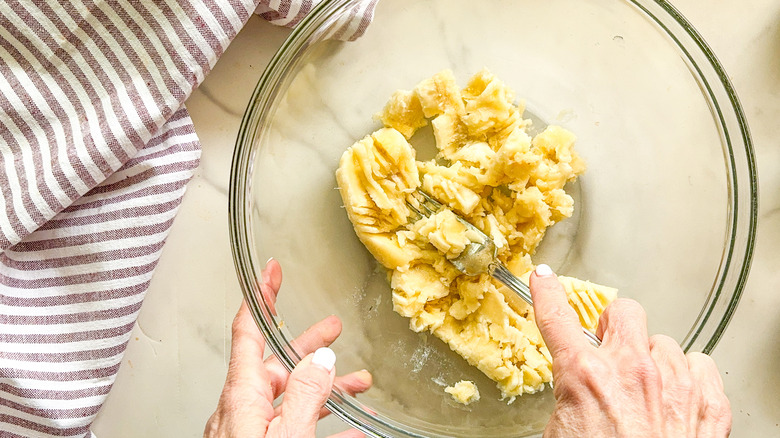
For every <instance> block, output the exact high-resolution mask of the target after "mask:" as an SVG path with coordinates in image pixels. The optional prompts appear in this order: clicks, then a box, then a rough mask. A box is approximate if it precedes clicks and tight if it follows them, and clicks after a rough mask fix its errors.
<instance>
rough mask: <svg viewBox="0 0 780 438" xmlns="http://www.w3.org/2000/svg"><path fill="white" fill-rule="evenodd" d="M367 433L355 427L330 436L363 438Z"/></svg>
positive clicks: (333, 437)
mask: <svg viewBox="0 0 780 438" xmlns="http://www.w3.org/2000/svg"><path fill="white" fill-rule="evenodd" d="M364 436H365V435H364V434H363V433H362V432H360V431H357V430H355V429H350V430H345V431H344V432H339V433H337V434H335V435H331V436H329V437H328V438H363V437H364Z"/></svg>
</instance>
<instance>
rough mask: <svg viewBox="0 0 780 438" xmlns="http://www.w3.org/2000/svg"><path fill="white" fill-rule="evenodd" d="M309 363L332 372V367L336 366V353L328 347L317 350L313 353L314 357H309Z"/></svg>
mask: <svg viewBox="0 0 780 438" xmlns="http://www.w3.org/2000/svg"><path fill="white" fill-rule="evenodd" d="M311 363H313V364H314V365H319V366H321V367H323V368H325V369H326V370H328V372H330V371H332V370H333V366H334V365H336V353H334V352H333V350H331V349H330V348H328V347H322V348H318V349H317V351H315V352H314V356H312V357H311Z"/></svg>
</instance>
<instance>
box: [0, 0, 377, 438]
mask: <svg viewBox="0 0 780 438" xmlns="http://www.w3.org/2000/svg"><path fill="white" fill-rule="evenodd" d="M375 1H376V0H372V1H367V2H364V3H363V4H360V5H358V6H357V7H356V8H355V9H354V11H353V13H352V14H347V15H345V20H344V21H343V22H342V23H341V24H340V25H339V26H338V28H337V29H336V31H335V35H336V36H338V37H339V38H341V39H345V40H350V39H354V38H357V37H358V36H360V35H361V34H362V33H363V31H364V30H365V29H366V26H367V25H368V23H369V22H370V20H371V17H372V11H373V7H374V3H375ZM317 3H318V1H316V0H263V1H262V2H261V3H260V4H259V5H258V4H257V1H256V0H156V1H155V0H69V1H61V0H4V1H3V2H1V3H0V191H1V193H0V211H1V212H2V214H0V436H3V437H19V436H23V437H26V436H36V437H37V436H44V437H48V436H74V437H75V436H79V437H82V436H92V433H91V432H90V424H91V422H92V420H93V419H94V417H95V415H96V414H97V412H98V410H99V409H100V406H101V405H102V403H103V402H104V401H105V398H106V396H107V394H108V391H109V390H110V388H111V385H112V384H113V382H114V378H115V376H116V373H117V372H118V369H119V364H120V361H121V358H122V354H123V353H124V350H125V347H126V346H127V343H128V341H129V338H130V330H131V329H132V327H133V324H134V323H135V320H136V317H137V315H138V311H139V309H140V307H141V303H142V301H143V298H144V293H145V292H146V290H147V287H148V285H149V282H150V280H151V277H152V273H153V271H154V267H155V265H156V264H157V261H158V258H159V256H160V253H161V251H162V248H163V244H164V242H165V238H166V236H167V233H168V231H169V229H170V227H171V224H172V221H173V219H174V216H175V214H176V210H177V208H178V206H179V203H180V202H181V199H182V196H183V195H184V191H185V188H186V184H187V182H188V181H189V179H190V178H191V177H192V174H193V170H194V169H195V168H196V167H197V166H198V161H199V158H200V144H199V142H198V138H197V136H196V135H195V130H194V128H193V125H192V121H191V120H190V117H189V115H188V113H187V110H186V108H185V107H184V105H183V103H184V101H185V100H186V99H187V97H188V96H189V95H190V93H191V92H192V91H193V89H195V87H197V86H198V85H199V84H200V83H201V82H202V81H203V79H204V77H205V76H206V75H207V74H208V72H209V71H210V70H211V68H212V67H213V65H214V63H215V62H216V61H217V59H218V58H219V56H220V55H221V54H222V53H223V52H224V51H225V49H226V48H227V45H228V44H229V43H230V41H231V40H232V39H233V37H235V35H236V34H237V33H238V31H239V30H240V29H241V27H242V26H243V25H244V23H245V22H246V20H247V19H248V18H249V16H250V15H251V13H252V12H253V11H257V12H258V13H260V14H261V15H262V16H263V17H264V18H266V19H268V20H271V21H272V22H274V23H278V24H282V25H288V26H293V25H295V24H297V23H298V22H299V21H300V20H301V19H302V17H304V16H305V15H306V14H307V13H308V12H309V11H311V9H312V8H313V7H314V6H316V4H317ZM203 420H204V422H205V420H206V419H205V418H204V419H203Z"/></svg>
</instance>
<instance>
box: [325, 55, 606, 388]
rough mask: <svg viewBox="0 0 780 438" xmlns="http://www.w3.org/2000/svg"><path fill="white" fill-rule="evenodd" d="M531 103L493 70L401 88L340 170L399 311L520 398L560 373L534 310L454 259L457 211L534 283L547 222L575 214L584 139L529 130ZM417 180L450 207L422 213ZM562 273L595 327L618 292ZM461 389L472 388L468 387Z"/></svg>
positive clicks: (354, 216)
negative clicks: (420, 147)
mask: <svg viewBox="0 0 780 438" xmlns="http://www.w3.org/2000/svg"><path fill="white" fill-rule="evenodd" d="M523 111H524V107H523V104H522V103H521V104H519V105H517V104H515V97H514V93H513V92H512V90H510V89H509V88H508V87H507V86H506V85H505V84H504V83H503V82H502V81H500V80H499V79H498V78H497V77H496V76H494V75H493V74H492V73H490V72H489V71H487V70H483V71H481V72H479V73H477V74H476V75H474V76H473V77H472V78H471V79H470V80H469V82H468V84H467V86H466V88H463V89H461V88H459V87H458V86H457V84H456V82H455V79H454V77H453V74H452V72H450V71H449V70H444V71H442V72H440V73H438V74H436V75H434V76H433V77H431V78H429V79H426V80H424V81H422V82H420V83H419V84H418V85H417V86H416V87H415V88H414V90H412V91H397V92H396V93H395V94H393V96H392V97H391V98H390V100H389V102H388V103H387V105H386V106H385V108H384V110H383V111H382V112H381V113H380V114H378V118H379V119H380V120H381V121H382V123H383V124H384V126H385V127H384V128H382V129H379V130H378V131H376V132H374V133H373V134H371V135H369V136H367V137H365V138H363V139H362V140H360V141H358V142H357V143H355V144H354V145H353V146H352V147H350V148H349V149H348V150H347V151H346V152H344V154H343V156H342V157H341V161H340V163H339V168H338V170H337V171H336V178H337V181H338V185H339V189H340V192H341V196H342V199H343V201H344V206H345V209H346V211H347V215H348V216H349V219H350V220H351V221H352V224H353V225H354V228H355V232H356V234H357V236H358V237H359V238H360V240H361V242H362V243H363V244H364V245H365V246H366V248H367V249H368V250H369V251H370V252H371V254H372V255H373V256H374V257H375V258H376V260H377V261H378V262H379V263H380V264H382V265H383V266H384V267H385V268H386V269H387V270H388V275H389V279H390V286H391V288H392V295H393V306H394V309H395V311H396V312H398V313H399V314H401V315H403V316H405V317H407V318H409V322H410V327H411V329H412V330H414V331H416V332H421V331H430V332H431V333H433V334H434V335H436V336H437V337H439V338H440V339H441V340H443V341H444V342H446V343H447V344H448V345H449V346H450V348H452V350H454V351H455V352H457V353H458V354H460V355H461V356H463V357H464V358H465V359H466V360H467V361H468V362H469V363H470V364H471V365H473V366H475V367H477V368H478V369H479V370H481V371H482V372H483V373H484V374H485V375H487V376H488V377H490V378H491V379H493V380H494V381H496V383H497V386H498V388H499V389H500V391H501V393H502V395H503V397H505V398H510V399H512V398H513V397H515V396H518V395H522V394H524V393H534V392H536V391H539V390H541V389H542V388H543V387H544V385H545V383H548V382H551V381H552V378H553V376H552V363H551V358H550V353H549V351H548V350H547V347H546V346H545V345H544V342H543V340H542V337H541V335H540V333H539V330H538V329H537V327H536V324H535V322H534V316H533V309H532V307H531V306H528V305H526V304H525V303H522V302H518V301H519V300H514V301H512V300H508V299H507V297H510V296H511V295H512V292H510V291H509V290H508V289H505V287H504V286H503V285H501V284H500V283H499V282H498V281H496V280H493V279H492V278H491V277H490V276H489V275H487V274H482V275H478V276H467V275H465V274H462V273H461V272H459V271H458V270H457V269H455V267H454V266H453V265H452V264H451V263H450V262H449V260H452V259H453V258H455V257H457V256H458V255H459V254H460V252H462V251H463V249H464V248H465V246H466V245H468V243H469V242H470V241H471V240H472V236H468V235H467V233H466V228H465V227H464V226H463V225H462V224H461V223H460V222H458V221H457V218H456V216H455V214H453V212H454V213H457V214H458V215H460V216H461V217H463V218H464V219H465V220H467V221H468V222H470V223H471V224H473V225H475V226H476V227H477V228H479V229H480V230H482V231H483V232H484V233H486V234H487V235H489V236H490V237H491V238H492V239H493V241H494V243H495V245H496V247H497V249H498V259H499V260H501V261H502V262H503V263H504V264H505V265H506V266H507V268H508V269H509V270H510V271H512V272H513V273H514V274H515V275H518V276H521V277H522V276H523V275H524V274H526V278H525V280H526V281H527V275H528V274H527V273H529V272H530V271H531V270H532V269H533V268H534V265H533V263H532V261H531V257H530V256H531V255H532V254H533V253H534V251H535V250H536V247H537V246H538V245H539V242H540V241H541V240H542V237H543V236H544V233H545V231H546V230H547V228H548V227H550V226H551V225H553V224H554V223H556V222H558V221H560V220H561V219H564V218H567V217H570V216H571V215H572V212H573V209H574V202H573V200H572V198H571V197H570V196H569V195H568V194H566V192H565V191H564V185H565V184H566V183H567V182H569V181H573V180H574V179H576V177H577V176H578V175H580V174H581V173H582V172H584V170H585V164H584V162H583V160H582V159H580V157H579V156H578V155H577V154H576V153H575V152H574V149H573V146H574V140H575V137H574V135H573V134H572V133H571V132H569V131H567V130H565V129H563V128H561V127H557V126H549V127H547V128H546V129H545V130H544V131H543V132H541V133H539V134H538V135H536V136H535V137H533V138H531V137H530V136H529V135H528V133H527V130H528V127H529V125H530V121H528V120H525V119H523V117H522V116H523ZM428 123H430V124H431V127H432V129H433V133H434V136H435V139H436V147H437V149H438V154H437V156H436V158H435V159H432V160H430V161H416V159H415V150H414V149H413V148H412V146H411V145H410V144H409V142H408V139H410V138H411V137H412V136H413V135H414V133H415V132H416V131H417V130H418V129H419V128H421V127H424V126H426V125H427V124H428ZM417 188H421V189H423V190H425V191H426V192H428V193H429V194H431V195H432V196H433V197H435V198H436V199H438V200H439V201H440V202H441V203H442V204H444V205H445V206H447V207H449V209H450V210H451V211H449V210H442V211H440V212H439V213H438V214H436V215H434V216H431V217H428V218H416V217H415V215H414V213H413V212H412V211H410V209H409V207H408V205H407V201H409V202H414V201H413V200H412V194H413V192H415V190H416V189H417ZM560 280H561V282H562V283H563V285H564V287H565V289H566V291H567V294H568V298H569V302H570V304H571V305H572V306H573V307H574V308H575V309H576V311H577V313H578V314H579V316H580V320H581V322H582V325H583V326H584V327H586V328H588V329H590V330H595V328H596V325H597V323H598V318H599V315H600V314H601V312H603V311H604V308H605V307H606V306H607V304H609V302H611V301H612V300H613V299H614V298H615V296H616V290H615V289H612V288H607V287H604V286H598V285H595V284H592V283H589V282H586V281H581V280H577V279H574V278H567V277H560ZM505 294H506V296H505ZM510 303H511V305H510ZM466 389H468V391H466ZM461 390H463V391H466V392H463V393H461V392H460V391H461ZM475 390H476V388H475ZM452 391H455V389H453V390H452ZM457 393H458V394H466V395H468V394H470V393H471V392H470V387H469V388H465V386H463V385H461V389H459V390H458V391H457ZM467 393H468V394H467ZM457 398H458V397H456V399H457ZM462 398H463V400H469V399H471V400H473V398H470V397H467V396H465V395H464V397H462Z"/></svg>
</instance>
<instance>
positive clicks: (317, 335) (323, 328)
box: [265, 315, 341, 398]
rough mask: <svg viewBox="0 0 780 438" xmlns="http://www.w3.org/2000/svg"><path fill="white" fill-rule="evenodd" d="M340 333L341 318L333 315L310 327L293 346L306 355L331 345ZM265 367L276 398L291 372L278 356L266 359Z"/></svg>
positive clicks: (282, 389) (300, 353) (299, 352)
mask: <svg viewBox="0 0 780 438" xmlns="http://www.w3.org/2000/svg"><path fill="white" fill-rule="evenodd" d="M340 333H341V320H339V318H338V317H337V316H335V315H331V316H329V317H327V318H325V319H323V320H322V321H320V322H318V323H316V324H314V325H313V326H311V327H309V328H308V329H307V330H306V331H305V332H303V333H302V334H301V335H300V336H298V337H297V338H295V340H294V341H293V342H292V346H293V348H294V349H295V351H296V352H298V354H299V355H301V356H306V355H308V354H309V353H313V352H314V351H316V350H317V349H318V348H321V347H328V346H330V344H332V343H333V341H335V340H336V338H337V337H338V336H339V334H340ZM265 367H266V369H267V370H268V375H269V381H270V384H271V388H272V389H273V394H274V398H276V397H278V396H279V395H280V394H281V393H282V392H284V388H285V385H286V384H287V378H288V377H289V373H288V372H287V369H285V368H284V366H283V365H282V364H281V363H280V362H279V359H277V358H276V356H270V357H269V358H268V359H267V360H266V361H265Z"/></svg>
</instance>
